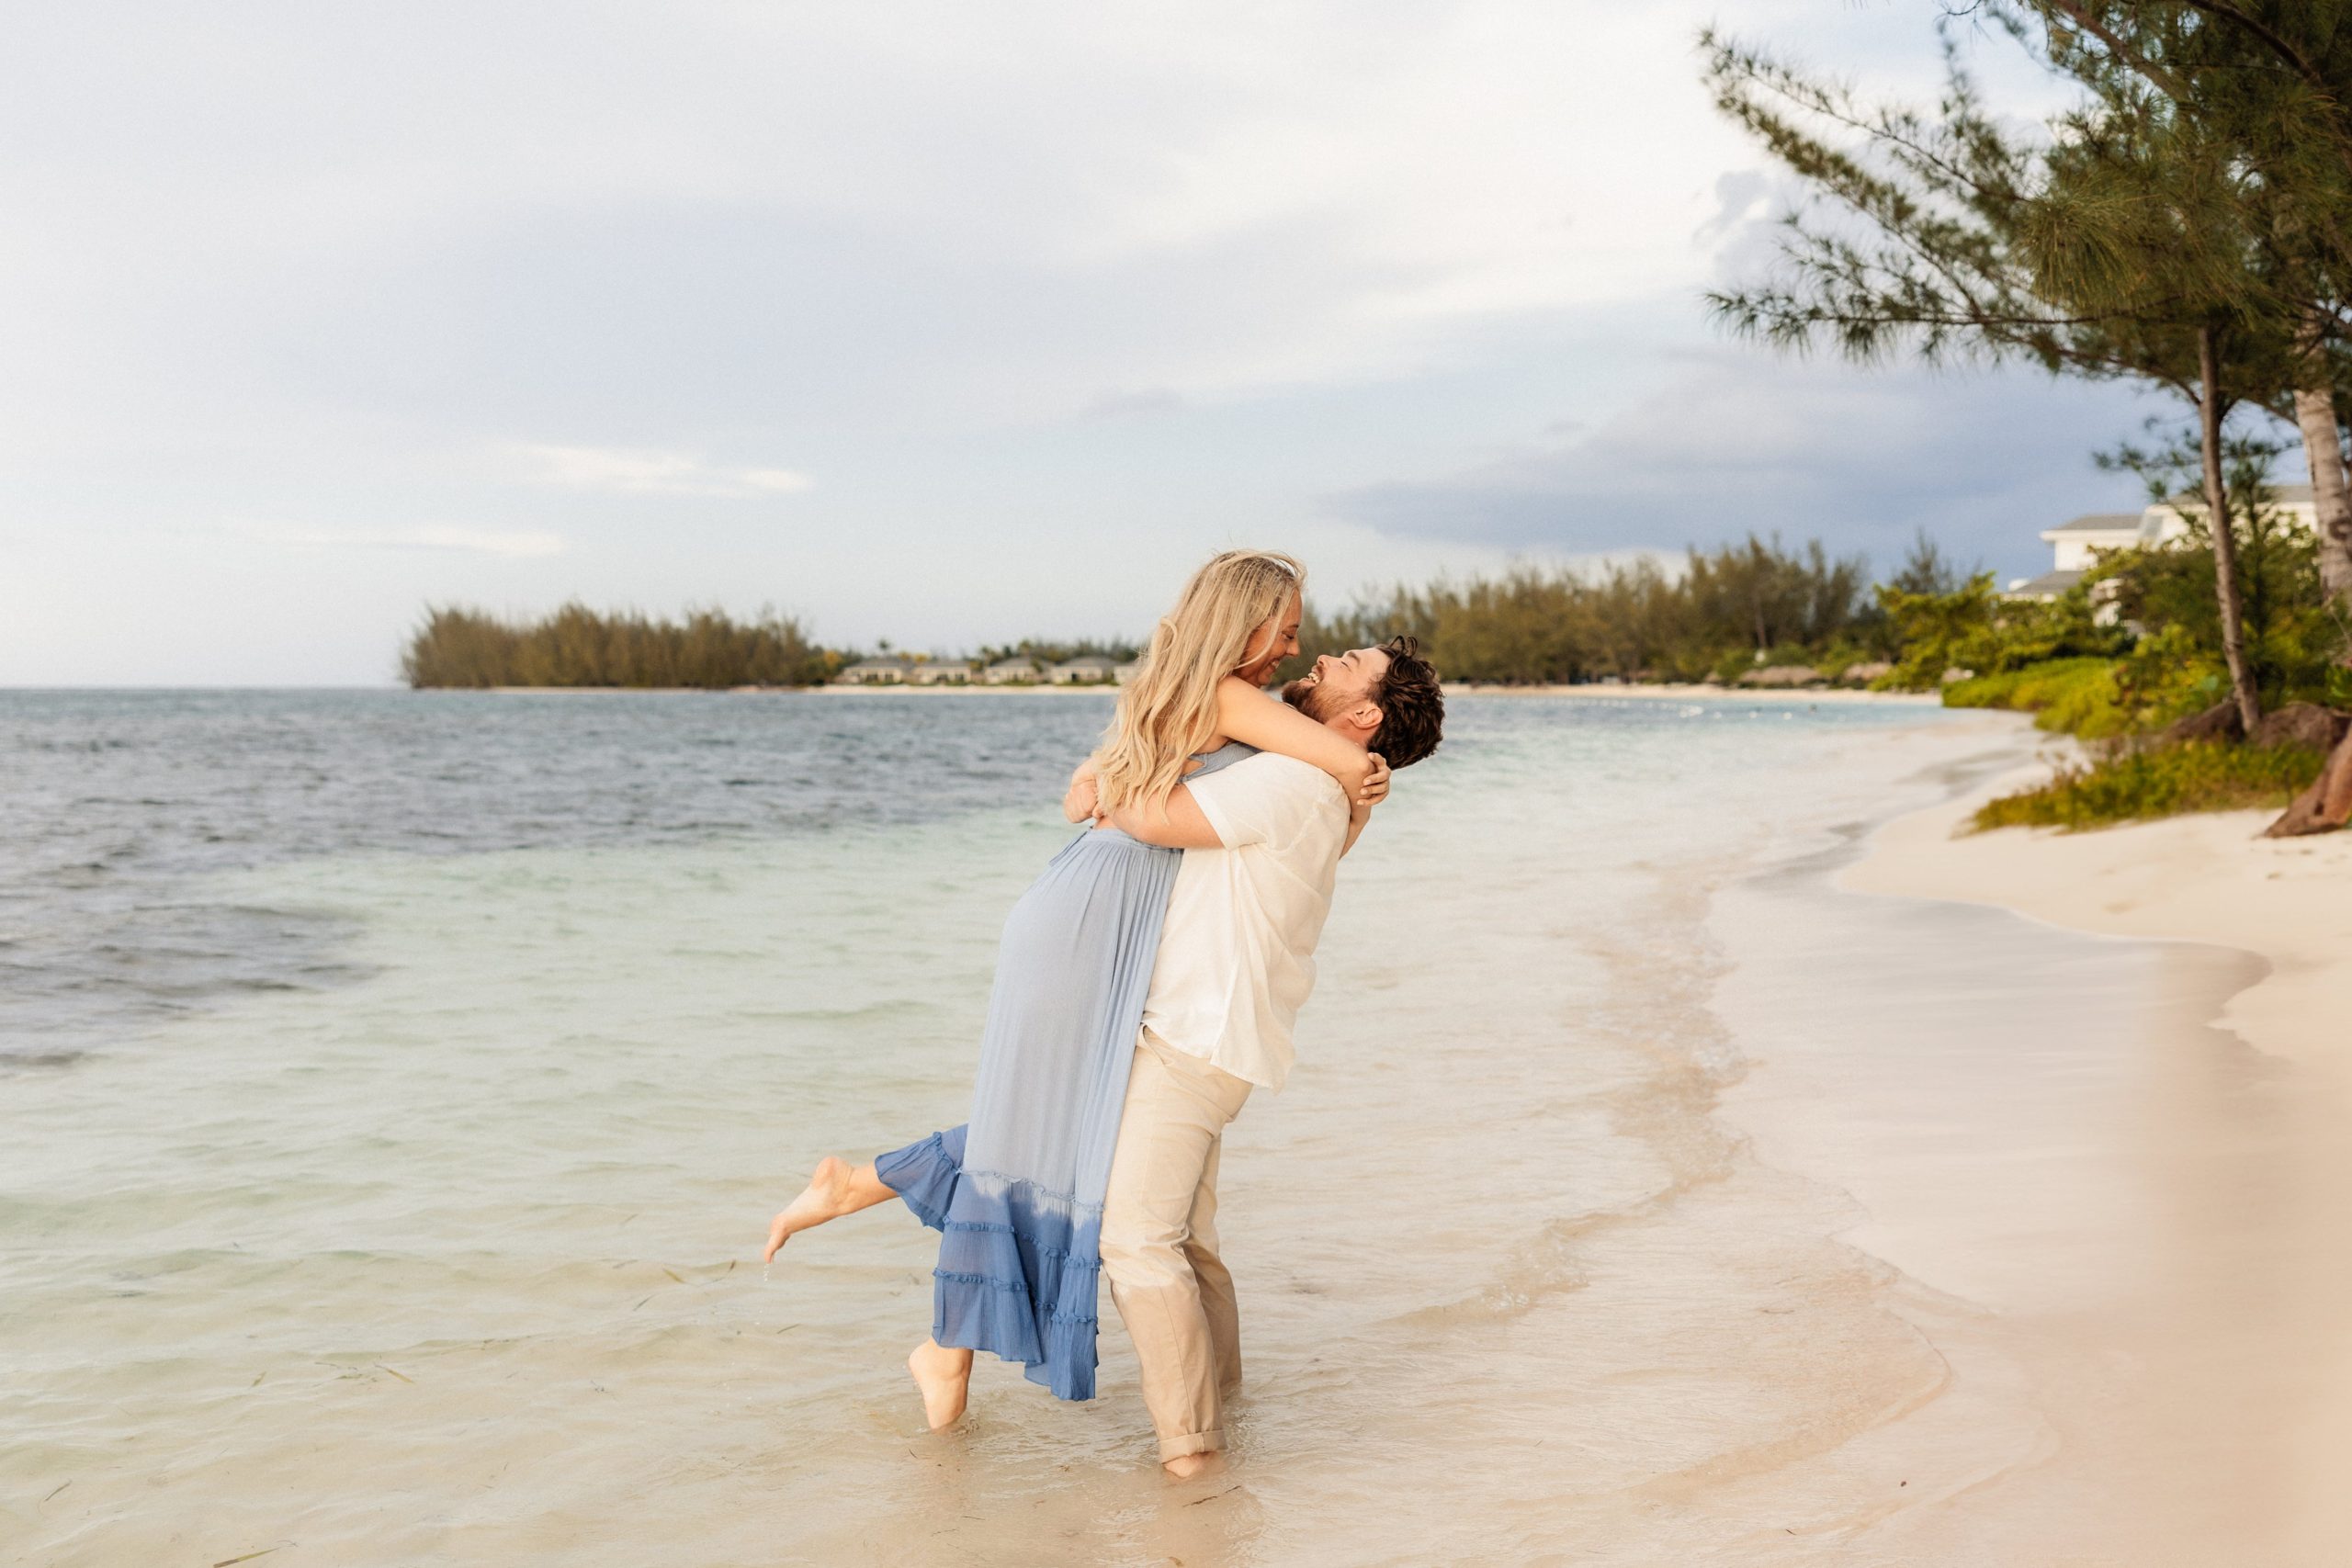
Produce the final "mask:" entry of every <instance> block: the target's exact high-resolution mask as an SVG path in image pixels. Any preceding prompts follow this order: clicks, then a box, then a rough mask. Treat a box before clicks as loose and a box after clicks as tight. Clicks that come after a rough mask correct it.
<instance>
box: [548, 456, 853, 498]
mask: <svg viewBox="0 0 2352 1568" xmlns="http://www.w3.org/2000/svg"><path fill="white" fill-rule="evenodd" d="M518 451H519V453H520V455H521V456H522V457H523V458H524V459H525V460H526V463H527V464H528V466H529V468H530V478H531V479H532V480H533V482H535V483H537V484H545V485H556V486H560V487H562V488H565V489H569V490H600V491H618V492H621V493H624V494H635V495H716V496H737V497H741V496H761V495H788V494H790V493H792V492H793V491H803V490H807V489H808V488H809V477H808V476H807V475H806V474H801V473H797V472H795V471H794V470H792V469H790V468H716V467H713V466H712V465H711V464H708V463H707V462H705V461H703V460H702V459H701V458H699V457H694V456H692V455H690V454H688V453H684V452H654V451H642V450H635V449H628V448H617V447H605V446H524V447H521V448H518Z"/></svg>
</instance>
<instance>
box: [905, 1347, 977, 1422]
mask: <svg viewBox="0 0 2352 1568" xmlns="http://www.w3.org/2000/svg"><path fill="white" fill-rule="evenodd" d="M907 1371H910V1372H912V1373H913V1374H914V1376H915V1387H916V1388H918V1389H920V1390H921V1391H922V1414H923V1419H925V1420H926V1421H929V1422H930V1423H931V1429H932V1430H933V1431H934V1432H936V1431H939V1430H941V1429H942V1428H944V1427H953V1426H954V1425H955V1424H956V1417H958V1416H962V1415H963V1414H964V1400H965V1396H966V1395H967V1393H969V1392H970V1390H971V1387H972V1353H971V1352H970V1351H969V1350H951V1349H949V1348H947V1347H945V1346H944V1345H942V1344H940V1343H938V1342H937V1341H936V1340H931V1339H926V1340H924V1341H923V1342H922V1344H920V1345H918V1346H916V1347H915V1348H914V1353H913V1354H912V1355H910V1356H909V1357H908V1358H907Z"/></svg>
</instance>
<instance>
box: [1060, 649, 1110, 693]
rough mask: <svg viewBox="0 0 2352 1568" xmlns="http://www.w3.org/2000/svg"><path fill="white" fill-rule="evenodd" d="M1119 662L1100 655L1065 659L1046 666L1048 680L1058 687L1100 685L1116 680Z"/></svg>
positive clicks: (1082, 654)
mask: <svg viewBox="0 0 2352 1568" xmlns="http://www.w3.org/2000/svg"><path fill="white" fill-rule="evenodd" d="M1118 668H1119V666H1118V661H1117V660H1110V659H1105V658H1103V656H1102V655H1101V654H1099V653H1081V654H1080V655H1079V656H1078V657H1077V658H1076V659H1065V660H1062V661H1061V662H1060V663H1059V664H1053V665H1048V666H1046V680H1048V681H1051V682H1053V683H1054V684H1055V685H1057V686H1083V685H1099V684H1101V683H1103V682H1107V681H1111V680H1114V679H1116V673H1115V672H1116V671H1117V670H1118Z"/></svg>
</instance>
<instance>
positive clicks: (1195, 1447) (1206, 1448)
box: [1159, 1429, 1225, 1464]
mask: <svg viewBox="0 0 2352 1568" xmlns="http://www.w3.org/2000/svg"><path fill="white" fill-rule="evenodd" d="M1224 1447H1225V1433H1224V1431H1223V1430H1222V1429H1218V1430H1214V1431H1207V1432H1188V1433H1186V1434H1185V1435H1184V1436H1183V1437H1181V1438H1160V1439H1159V1462H1160V1463H1162V1464H1166V1463H1167V1462H1168V1461H1170V1460H1171V1459H1182V1458H1183V1457H1184V1456H1185V1455H1187V1454H1213V1453H1216V1451H1217V1450H1220V1449H1222V1448H1224Z"/></svg>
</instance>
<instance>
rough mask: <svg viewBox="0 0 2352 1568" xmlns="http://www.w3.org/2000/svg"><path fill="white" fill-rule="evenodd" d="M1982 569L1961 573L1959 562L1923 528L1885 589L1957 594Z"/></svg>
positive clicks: (1974, 567) (1919, 592)
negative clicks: (1945, 551) (1962, 585)
mask: <svg viewBox="0 0 2352 1568" xmlns="http://www.w3.org/2000/svg"><path fill="white" fill-rule="evenodd" d="M1983 570H1984V568H1983V567H1981V566H1972V567H1970V568H1969V569H1968V570H1965V571H1963V570H1961V568H1960V566H1959V565H1958V563H1956V562H1954V561H1953V560H1952V558H1951V557H1950V556H1947V555H1945V554H1944V552H1943V548H1942V547H1941V546H1939V545H1938V544H1937V543H1936V541H1935V540H1934V539H1933V538H1932V537H1930V536H1929V535H1928V531H1927V530H1926V529H1925V528H1921V529H1920V530H1918V532H1917V533H1916V534H1914V535H1913V536H1912V538H1911V548H1910V551H1909V553H1907V554H1906V555H1905V556H1904V558H1903V564H1902V565H1901V566H1899V567H1897V568H1896V569H1895V571H1894V576H1892V577H1890V578H1888V579H1887V580H1886V586H1888V587H1889V588H1892V589H1894V590H1895V591H1896V592H1902V593H1918V594H1931V595H1932V594H1944V593H1952V592H1958V590H1959V588H1960V586H1961V584H1962V583H1964V582H1966V581H1969V580H1970V579H1971V578H1973V577H1975V576H1977V575H1978V574H1979V573H1980V572H1982V571H1983Z"/></svg>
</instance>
